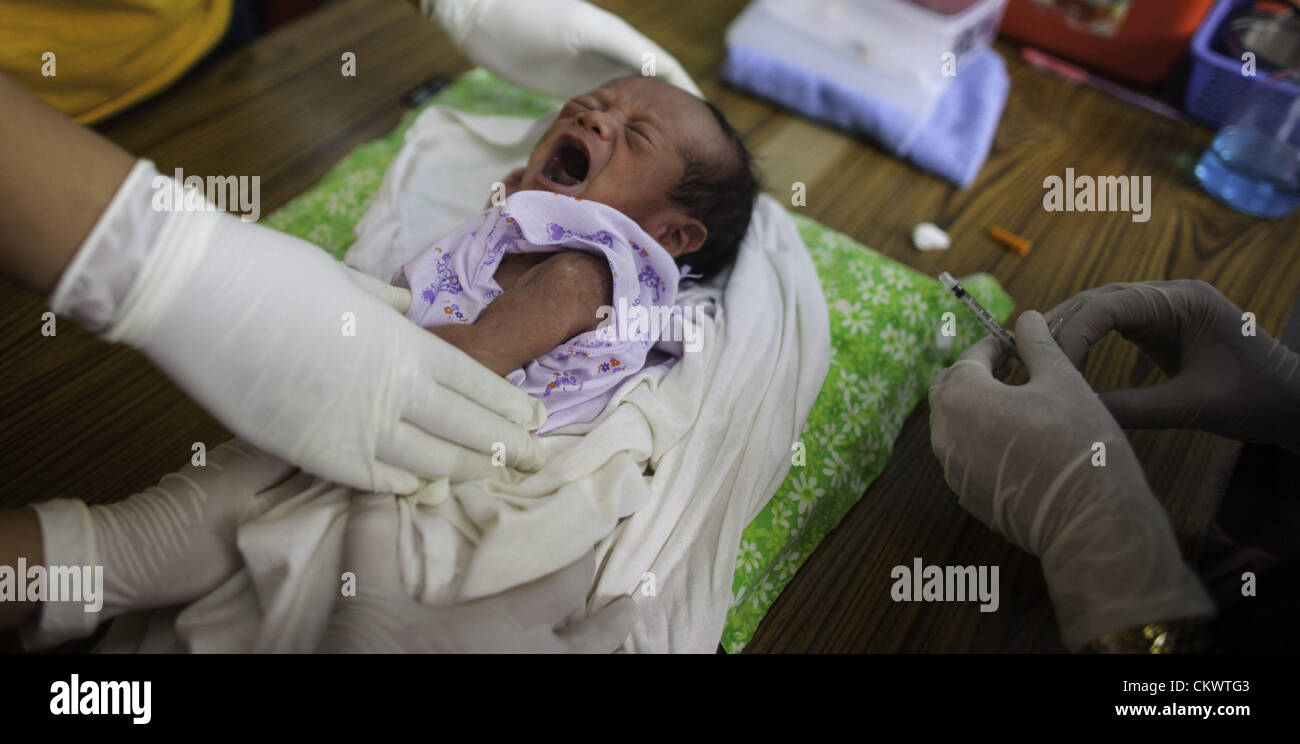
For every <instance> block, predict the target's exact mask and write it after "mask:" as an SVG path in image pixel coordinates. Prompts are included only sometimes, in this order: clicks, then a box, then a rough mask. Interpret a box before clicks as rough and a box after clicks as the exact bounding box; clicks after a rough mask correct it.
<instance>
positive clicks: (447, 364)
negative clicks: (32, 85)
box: [51, 166, 545, 493]
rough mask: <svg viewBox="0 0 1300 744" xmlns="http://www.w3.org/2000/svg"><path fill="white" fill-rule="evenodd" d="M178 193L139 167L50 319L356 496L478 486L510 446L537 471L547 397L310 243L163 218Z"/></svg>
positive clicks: (229, 222) (208, 220) (214, 218)
mask: <svg viewBox="0 0 1300 744" xmlns="http://www.w3.org/2000/svg"><path fill="white" fill-rule="evenodd" d="M151 182H153V183H154V184H155V185H154V186H151V185H150V184H151ZM173 183H174V182H173V181H172V180H171V179H170V178H164V177H162V176H157V173H156V171H154V169H153V168H152V166H149V167H147V168H141V167H137V168H136V170H134V171H132V174H131V176H129V177H128V178H127V180H126V181H125V182H124V183H123V184H122V186H121V188H120V189H119V193H118V195H117V196H115V197H114V200H113V203H112V204H110V206H109V208H108V210H106V211H105V213H104V215H103V216H101V218H100V222H99V223H98V224H97V225H96V227H95V229H94V230H93V231H92V232H91V235H90V236H89V237H88V238H87V241H86V244H85V245H83V246H82V248H81V249H80V250H79V251H78V256H77V257H76V258H74V261H73V263H72V265H71V266H70V267H69V269H68V270H67V271H66V272H65V275H64V277H63V278H62V279H61V280H60V283H59V287H58V288H56V290H55V293H54V295H53V297H52V298H51V305H52V306H53V307H54V309H55V311H56V312H60V313H62V312H69V313H70V314H72V315H73V316H74V317H77V318H78V319H85V320H86V321H87V324H88V325H89V326H90V327H91V328H92V329H94V330H100V329H101V328H103V329H104V330H105V331H106V332H105V335H106V337H107V338H108V339H109V340H115V341H117V340H120V341H122V342H125V343H127V344H130V345H131V346H134V347H136V348H137V349H139V350H141V351H142V352H144V354H145V355H146V356H148V357H149V359H150V360H152V361H153V362H154V363H155V364H156V365H158V367H159V368H161V369H162V370H163V371H164V372H166V373H167V374H168V376H170V377H171V378H172V380H173V381H174V382H175V383H176V384H177V385H179V386H180V387H181V388H182V389H183V390H185V391H186V392H187V393H189V394H190V395H191V396H193V398H194V399H195V401H196V402H198V403H199V405H201V406H203V407H204V408H205V409H206V410H207V411H208V412H210V413H211V414H212V415H213V416H215V417H216V418H217V419H218V420H220V421H221V422H222V423H223V424H225V425H226V426H227V427H229V428H230V429H231V430H232V431H234V432H235V433H236V435H238V436H239V437H241V438H243V439H246V440H247V441H249V442H250V443H252V444H254V445H256V446H258V447H260V448H262V449H265V450H266V451H267V452H269V453H271V454H273V455H276V456H278V457H281V458H283V459H285V460H288V461H289V462H292V463H294V464H295V465H298V466H300V467H301V468H302V469H304V470H306V471H307V472H309V473H312V474H314V475H318V476H321V477H324V478H327V479H329V480H332V481H336V482H339V483H343V484H346V485H349V486H352V487H354V488H358V489H363V490H367V491H396V492H399V493H405V492H410V491H414V490H415V489H416V488H417V487H418V485H419V476H430V477H437V476H448V477H450V478H451V479H452V480H453V481H458V480H465V479H470V478H474V477H477V476H479V475H480V474H483V473H488V472H492V470H491V469H492V461H491V454H493V453H495V452H496V451H499V450H500V448H501V447H504V454H505V460H506V462H507V463H508V464H511V465H514V466H515V467H519V468H521V469H525V470H531V469H536V468H537V467H539V466H540V465H541V463H542V462H543V456H542V450H541V448H540V447H539V446H538V445H537V444H536V443H535V442H534V441H533V439H532V437H531V436H530V435H529V433H528V429H536V428H537V427H539V426H540V425H541V423H542V422H543V421H544V419H545V409H544V408H543V407H542V405H541V403H540V402H538V401H536V400H534V399H533V398H531V397H529V396H528V395H527V394H526V393H524V392H523V391H522V390H520V389H519V388H517V387H515V386H514V385H511V384H510V383H508V382H506V381H505V380H504V379H502V378H500V377H498V376H496V375H494V374H492V373H491V372H490V371H489V370H488V369H487V368H485V367H483V366H482V365H480V364H478V363H477V362H475V361H474V360H473V359H471V358H470V357H469V356H467V355H465V354H464V353H463V352H461V351H460V350H458V349H456V348H455V347H453V346H451V345H450V344H447V343H446V342H444V341H442V340H441V339H439V338H438V337H436V336H434V335H433V334H431V333H429V332H428V331H426V330H424V329H422V328H420V327H418V326H416V325H415V324H413V323H411V322H410V321H408V320H407V319H406V318H404V317H402V316H401V315H400V314H399V313H397V312H394V311H393V309H392V307H390V306H389V302H391V301H392V300H391V298H389V299H386V300H379V299H376V298H375V297H374V296H372V295H371V294H370V293H369V292H367V291H366V290H364V289H362V288H361V287H360V286H358V284H357V282H356V281H355V280H354V279H352V278H349V274H348V272H347V271H346V270H345V269H344V267H343V266H342V264H340V263H339V262H337V261H335V260H333V259H332V258H330V257H329V256H328V255H326V254H325V253H324V251H322V250H320V249H319V248H317V247H316V246H313V245H311V244H310V243H307V242H305V241H302V240H299V239H297V238H294V237H291V236H289V235H285V234H283V233H280V232H277V231H275V230H272V229H270V228H266V227H262V226H260V225H257V224H254V223H248V222H243V221H242V220H240V219H238V218H236V217H233V216H230V215H227V214H223V213H218V212H215V211H158V210H156V209H154V208H153V206H152V203H151V196H152V195H153V194H154V193H155V191H156V189H158V188H172V184H173ZM142 246H144V247H142ZM133 261H134V264H133V263H132V262H133ZM128 266H129V267H131V269H130V270H127V269H125V268H124V267H128ZM131 275H134V276H131ZM123 276H127V277H128V278H129V279H130V281H129V282H127V283H124V282H123V281H122V277H123ZM97 277H107V278H108V279H111V280H112V281H115V282H116V283H117V284H116V285H115V286H113V287H107V288H105V287H104V286H103V282H101V281H99V280H98V279H97ZM128 285H129V291H126V290H125V289H122V288H121V287H122V286H128ZM119 298H120V299H119ZM96 321H99V323H98V324H97V323H96ZM105 324H106V325H105ZM349 332H351V333H352V334H353V335H349Z"/></svg>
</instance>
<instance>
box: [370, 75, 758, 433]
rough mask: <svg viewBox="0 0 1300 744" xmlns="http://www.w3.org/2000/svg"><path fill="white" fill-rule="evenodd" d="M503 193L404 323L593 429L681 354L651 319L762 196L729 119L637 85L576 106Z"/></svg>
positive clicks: (411, 269) (459, 236) (456, 246)
mask: <svg viewBox="0 0 1300 744" xmlns="http://www.w3.org/2000/svg"><path fill="white" fill-rule="evenodd" d="M503 183H504V184H505V194H506V198H505V199H504V200H503V201H501V203H500V204H498V205H496V206H490V207H489V208H488V209H486V210H485V211H484V212H483V213H482V214H480V215H478V216H477V217H474V218H473V219H471V220H469V221H468V222H466V223H465V224H463V225H461V226H460V227H458V228H457V229H456V230H454V231H453V232H452V233H451V234H449V235H447V236H446V237H444V238H442V239H440V240H438V241H436V242H435V243H434V244H433V245H432V246H431V247H430V248H429V249H428V250H426V251H424V252H423V253H421V254H420V255H419V256H418V257H416V258H415V259H413V260H412V261H410V262H408V263H407V264H405V265H404V266H403V267H402V268H401V270H400V271H399V272H398V273H397V276H396V277H395V278H394V284H397V285H398V286H404V287H409V288H410V289H411V294H412V302H411V306H410V309H409V310H408V311H407V313H406V315H407V317H408V318H410V319H411V320H412V321H414V322H416V323H418V324H419V325H420V326H422V327H425V328H429V329H430V330H431V331H432V332H433V333H435V334H437V335H438V336H440V337H441V338H442V339H443V340H445V341H447V342H448V343H450V344H452V345H453V346H456V347H457V348H459V349H460V350H462V351H464V352H465V353H466V354H468V355H470V356H471V357H473V358H474V359H475V360H477V361H478V362H479V363H481V364H483V365H484V366H486V367H487V368H488V369H491V370H492V371H493V372H496V373H497V374H499V375H502V376H504V377H506V379H508V380H509V381H510V382H512V383H514V384H515V385H518V386H519V387H521V388H522V389H523V390H524V391H525V392H527V393H529V394H530V395H533V396H534V397H536V398H538V399H539V400H541V401H542V403H543V405H545V407H546V410H547V420H546V424H545V425H544V426H543V427H542V428H541V429H540V431H543V432H545V431H550V430H553V429H557V428H560V427H562V426H566V425H568V424H572V423H579V422H589V421H592V420H593V419H595V418H596V417H597V416H598V415H599V414H600V413H601V412H602V411H603V410H604V409H605V406H606V404H607V403H608V402H609V399H610V398H611V397H612V396H613V395H614V392H615V390H616V389H617V388H618V387H619V385H620V384H621V383H622V382H623V381H624V380H626V379H627V378H628V377H630V376H632V375H634V374H636V373H637V372H639V371H640V370H642V369H644V368H645V367H646V366H647V365H649V364H662V363H671V362H672V361H673V360H674V359H675V358H676V356H675V355H676V354H677V353H680V352H679V351H676V350H674V347H672V346H671V345H659V346H656V336H658V334H657V333H655V332H653V331H654V329H653V328H651V326H653V325H654V324H653V323H652V322H643V321H645V320H646V319H654V318H667V317H672V315H673V313H674V308H675V306H676V300H677V289H678V284H679V282H680V281H681V279H682V277H683V276H685V275H686V274H687V272H688V271H689V272H690V273H691V275H692V276H699V277H701V278H708V277H710V276H712V275H714V274H716V273H717V272H719V271H720V270H722V269H724V268H725V267H727V266H728V265H730V264H731V263H732V261H733V260H734V259H735V257H736V253H737V250H738V249H739V246H740V242H741V239H742V238H743V237H744V235H745V232H746V230H747V229H748V227H749V220H750V214H751V213H752V210H753V206H754V199H755V198H756V197H757V194H758V181H757V179H756V177H755V175H754V173H753V170H752V167H751V161H750V156H749V153H748V151H747V150H746V149H745V146H744V145H743V144H742V143H741V141H740V138H739V137H738V136H737V135H736V133H735V131H734V130H733V129H732V128H731V126H730V124H728V123H727V120H726V119H725V118H724V117H723V115H722V113H721V112H720V111H718V109H717V108H715V107H714V106H713V105H712V104H710V103H708V102H706V101H703V100H701V99H699V98H696V97H695V96H693V95H691V94H689V93H687V92H685V91H683V90H680V89H678V88H676V87H673V86H671V85H668V84H666V83H661V82H659V81H657V80H653V79H651V78H642V77H628V78H618V79H615V80H611V81H610V82H608V83H606V84H605V85H603V86H601V87H600V88H597V89H596V90H593V91H591V92H590V93H586V94H584V95H580V96H577V97H576V98H573V99H572V100H570V101H568V102H567V103H565V105H564V107H563V109H561V110H560V113H559V116H558V117H557V118H556V120H555V122H554V123H553V124H552V125H551V126H550V127H549V128H548V129H547V130H546V132H545V133H544V134H543V135H542V137H541V139H540V140H539V141H538V143H537V145H536V147H534V148H533V151H532V154H531V155H530V157H529V159H528V163H527V165H525V166H524V167H523V168H520V169H517V170H515V171H513V172H511V173H510V174H509V175H508V176H507V177H506V178H505V180H504V181H503ZM628 315H635V316H636V319H635V321H634V322H629V318H628V317H627V316H628ZM676 317H678V318H680V317H681V313H680V309H677V312H676Z"/></svg>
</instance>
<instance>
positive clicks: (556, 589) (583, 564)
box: [479, 550, 596, 627]
mask: <svg viewBox="0 0 1300 744" xmlns="http://www.w3.org/2000/svg"><path fill="white" fill-rule="evenodd" d="M595 575H596V551H595V550H590V551H588V552H587V553H586V554H585V555H583V556H582V557H581V558H579V559H578V560H576V561H574V562H573V563H570V564H569V565H567V566H565V567H564V568H561V569H559V570H558V571H554V572H552V573H551V574H549V575H547V576H543V577H541V578H540V579H536V580H534V581H531V582H529V583H527V584H524V585H523V586H520V587H516V588H514V589H511V590H509V591H507V592H505V593H503V594H500V595H497V596H496V597H495V598H494V597H488V598H486V599H483V600H479V601H481V602H492V603H497V604H498V606H499V608H500V609H501V611H502V612H504V613H505V614H506V615H508V616H510V617H513V618H516V619H517V620H518V621H519V622H521V623H523V624H525V625H539V624H545V625H548V626H550V627H554V626H556V625H559V624H560V623H563V622H564V620H565V618H567V617H569V616H570V615H572V614H574V613H575V612H581V611H582V609H583V607H584V606H585V605H586V603H587V592H588V590H589V589H590V588H591V580H592V577H594V576H595Z"/></svg>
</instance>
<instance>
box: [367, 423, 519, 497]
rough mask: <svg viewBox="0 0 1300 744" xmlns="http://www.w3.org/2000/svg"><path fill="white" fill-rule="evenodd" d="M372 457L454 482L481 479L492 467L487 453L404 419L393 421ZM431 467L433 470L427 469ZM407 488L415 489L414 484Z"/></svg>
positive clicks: (411, 471)
mask: <svg viewBox="0 0 1300 744" xmlns="http://www.w3.org/2000/svg"><path fill="white" fill-rule="evenodd" d="M376 456H377V458H378V460H379V461H380V462H381V463H383V464H387V465H390V466H393V467H395V468H400V469H402V470H405V471H406V472H409V473H419V474H421V475H425V476H435V477H436V476H445V477H447V478H450V479H451V480H452V482H455V483H459V482H461V481H468V480H474V479H476V478H481V477H483V476H485V475H487V474H489V473H491V472H492V470H493V469H494V466H493V464H492V458H491V457H490V456H489V455H485V454H483V453H481V452H474V451H472V450H469V449H466V448H465V447H462V446H460V445H459V444H456V443H455V442H449V441H447V440H445V439H440V438H438V437H436V436H430V435H429V433H428V432H426V431H424V430H423V429H420V428H418V427H415V426H412V425H411V424H409V423H407V422H405V421H399V422H397V426H395V427H393V428H392V429H390V430H389V431H388V432H387V434H385V437H384V441H383V442H382V443H381V444H380V447H379V451H378V452H377V453H376ZM434 468H436V469H437V471H436V472H430V470H432V469H434ZM410 490H412V491H413V490H415V487H414V486H413V487H412V488H411V489H410ZM399 493H404V492H399Z"/></svg>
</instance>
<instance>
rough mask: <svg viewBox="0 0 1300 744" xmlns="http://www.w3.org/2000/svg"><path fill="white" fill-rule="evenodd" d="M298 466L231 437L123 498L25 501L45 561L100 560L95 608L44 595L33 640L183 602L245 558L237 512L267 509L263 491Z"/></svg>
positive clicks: (86, 630)
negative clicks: (95, 502)
mask: <svg viewBox="0 0 1300 744" xmlns="http://www.w3.org/2000/svg"><path fill="white" fill-rule="evenodd" d="M294 472H296V470H295V468H294V467H293V466H292V465H290V464H289V463H286V462H284V461H283V460H279V459H276V458H274V457H271V456H269V455H267V454H265V453H263V452H261V451H259V450H257V449H256V448H254V447H252V446H250V445H248V444H246V443H244V442H240V441H238V440H231V441H229V442H226V443H225V444H223V445H221V446H220V447H217V448H215V449H212V450H211V451H209V452H207V453H206V463H205V464H204V465H203V466H196V465H194V464H192V463H191V464H189V465H186V466H185V467H184V468H181V469H180V470H179V471H177V472H175V473H169V474H168V475H165V476H163V478H162V480H161V481H159V483H158V485H157V486H154V487H153V488H150V489H148V490H146V491H143V492H141V493H137V494H135V495H133V496H130V497H129V498H126V499H124V500H122V501H118V502H115V503H112V504H107V505H103V506H87V505H86V504H85V503H84V502H82V501H78V500H74V499H56V500H53V501H46V502H41V503H38V504H33V505H32V508H33V509H35V510H36V513H37V517H38V519H39V520H40V523H41V533H42V538H43V541H44V547H45V562H46V563H47V564H49V565H61V566H102V567H103V579H104V584H103V595H102V602H103V604H102V607H101V608H100V610H99V611H98V612H96V613H87V612H85V611H84V609H83V605H82V604H75V603H74V604H71V605H69V604H65V603H47V604H46V605H44V607H43V610H42V616H41V618H40V621H39V628H38V632H37V633H36V634H35V635H33V634H30V633H29V635H28V641H29V644H30V645H33V646H44V645H50V644H53V643H59V642H62V641H64V640H67V639H69V638H78V637H84V636H87V635H89V634H90V633H91V632H92V631H93V630H94V628H95V626H96V625H97V624H98V623H99V622H102V621H104V620H107V619H109V618H112V617H114V616H116V615H119V614H121V613H123V612H128V611H132V610H144V609H153V608H157V607H167V606H171V605H177V604H183V603H186V602H191V601H193V600H195V599H198V598H199V597H201V596H203V595H204V594H206V593H208V592H209V591H211V590H213V589H215V588H216V587H217V586H219V585H220V584H221V582H223V581H225V580H226V579H228V578H229V577H230V576H232V575H233V574H234V573H235V572H236V571H237V570H239V568H240V567H241V566H243V559H242V558H241V557H240V555H239V549H238V547H237V545H236V542H235V533H236V529H237V528H238V526H239V524H240V522H241V521H242V519H243V517H244V515H245V513H247V512H248V511H249V510H253V511H254V512H255V513H257V512H260V511H262V510H264V509H265V508H266V505H265V504H263V503H262V502H261V501H260V500H259V499H261V498H262V493H263V492H264V491H266V490H267V489H270V488H271V487H272V486H274V485H276V484H277V483H279V482H280V481H283V480H284V479H285V478H287V477H289V475H291V474H292V473H294Z"/></svg>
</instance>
